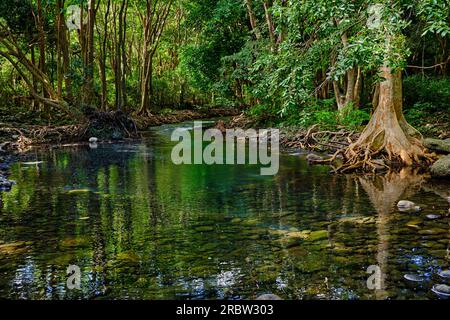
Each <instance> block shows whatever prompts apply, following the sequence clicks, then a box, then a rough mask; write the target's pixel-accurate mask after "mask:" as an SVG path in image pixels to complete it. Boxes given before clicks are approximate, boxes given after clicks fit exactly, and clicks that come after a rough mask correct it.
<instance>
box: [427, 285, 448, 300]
mask: <svg viewBox="0 0 450 320" xmlns="http://www.w3.org/2000/svg"><path fill="white" fill-rule="evenodd" d="M431 291H433V292H434V293H435V294H437V295H438V296H439V297H441V298H450V286H448V285H446V284H436V285H434V286H433V288H432V289H431Z"/></svg>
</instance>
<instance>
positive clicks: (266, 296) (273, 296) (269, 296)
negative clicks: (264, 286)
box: [256, 293, 283, 300]
mask: <svg viewBox="0 0 450 320" xmlns="http://www.w3.org/2000/svg"><path fill="white" fill-rule="evenodd" d="M256 300H283V299H281V298H280V297H279V296H277V295H276V294H271V293H267V294H263V295H260V296H259V297H258V298H256Z"/></svg>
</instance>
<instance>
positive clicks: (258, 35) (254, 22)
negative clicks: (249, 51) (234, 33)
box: [245, 0, 261, 40]
mask: <svg viewBox="0 0 450 320" xmlns="http://www.w3.org/2000/svg"><path fill="white" fill-rule="evenodd" d="M245 5H246V7H247V13H248V16H249V18H250V26H251V28H252V32H253V33H254V35H255V37H256V40H259V39H261V33H260V32H259V30H258V23H257V20H256V15H255V11H253V2H252V0H245Z"/></svg>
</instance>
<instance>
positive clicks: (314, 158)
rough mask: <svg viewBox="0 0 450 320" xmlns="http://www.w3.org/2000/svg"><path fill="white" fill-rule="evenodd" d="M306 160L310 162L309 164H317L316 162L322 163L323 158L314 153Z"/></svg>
mask: <svg viewBox="0 0 450 320" xmlns="http://www.w3.org/2000/svg"><path fill="white" fill-rule="evenodd" d="M306 160H308V162H316V161H322V160H323V157H321V156H319V155H317V154H314V153H310V154H308V155H307V156H306Z"/></svg>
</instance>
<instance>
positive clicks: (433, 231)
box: [419, 228, 448, 235]
mask: <svg viewBox="0 0 450 320" xmlns="http://www.w3.org/2000/svg"><path fill="white" fill-rule="evenodd" d="M445 233H448V230H446V229H441V228H433V229H428V230H420V231H419V234H421V235H436V234H445Z"/></svg>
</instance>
